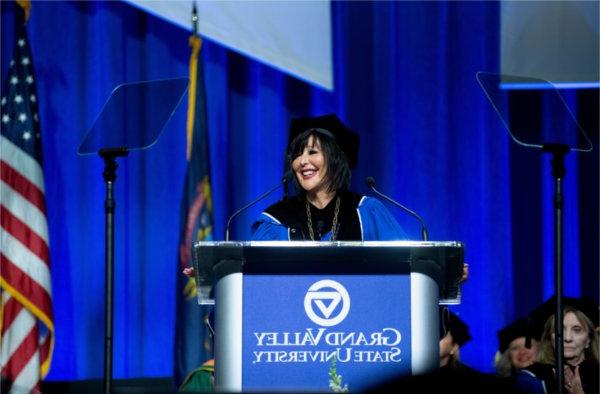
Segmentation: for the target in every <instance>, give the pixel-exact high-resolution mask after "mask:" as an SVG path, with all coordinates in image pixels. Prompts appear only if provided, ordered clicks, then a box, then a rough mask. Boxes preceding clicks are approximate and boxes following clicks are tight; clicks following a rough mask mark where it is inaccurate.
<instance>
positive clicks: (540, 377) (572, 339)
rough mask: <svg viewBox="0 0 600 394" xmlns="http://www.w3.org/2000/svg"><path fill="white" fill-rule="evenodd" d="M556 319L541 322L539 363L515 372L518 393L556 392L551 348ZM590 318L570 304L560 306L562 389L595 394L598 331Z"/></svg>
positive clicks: (583, 393)
mask: <svg viewBox="0 0 600 394" xmlns="http://www.w3.org/2000/svg"><path fill="white" fill-rule="evenodd" d="M554 321H555V318H554V315H552V316H550V317H549V318H548V319H547V320H546V323H545V325H544V331H543V334H542V340H541V346H540V358H539V362H537V363H535V364H533V365H531V366H529V367H527V368H525V369H523V370H522V371H520V372H519V373H518V374H517V379H516V387H517V389H518V390H519V391H520V392H527V393H556V392H558V390H557V386H556V373H555V363H556V353H555V350H554V332H555V324H554ZM595 328H596V327H595V325H594V323H593V322H592V320H591V319H590V318H589V317H588V316H587V315H586V314H585V313H583V312H582V311H580V310H579V309H577V308H575V307H574V306H571V305H565V306H564V307H563V344H564V349H563V357H564V361H565V365H564V387H563V389H564V392H566V393H569V394H597V393H598V390H599V384H598V383H599V380H598V379H599V373H598V372H599V368H600V363H599V348H598V346H599V342H598V332H597V331H596V329H595Z"/></svg>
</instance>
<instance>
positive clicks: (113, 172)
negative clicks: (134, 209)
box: [98, 147, 129, 394]
mask: <svg viewBox="0 0 600 394" xmlns="http://www.w3.org/2000/svg"><path fill="white" fill-rule="evenodd" d="M128 153H129V152H128V151H127V148H125V147H121V148H108V149H100V150H99V151H98V154H99V155H100V157H101V158H102V159H103V160H104V172H103V173H102V175H103V176H104V182H105V183H106V199H105V200H104V212H105V217H106V222H105V223H106V236H105V249H104V251H105V257H104V260H105V299H104V302H105V305H104V308H105V309H104V311H105V326H104V391H103V392H104V394H110V393H111V390H112V387H111V386H112V361H113V360H112V359H113V355H112V351H113V282H114V281H113V268H114V257H115V245H114V241H115V233H114V228H115V222H114V218H115V199H114V197H113V186H114V183H115V181H116V180H117V167H118V165H117V157H122V156H126V155H127V154H128Z"/></svg>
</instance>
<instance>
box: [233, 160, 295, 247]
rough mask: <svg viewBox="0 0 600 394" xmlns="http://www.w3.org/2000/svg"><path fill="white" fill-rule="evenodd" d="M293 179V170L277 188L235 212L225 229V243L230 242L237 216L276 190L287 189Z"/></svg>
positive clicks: (284, 176) (283, 178) (288, 172)
mask: <svg viewBox="0 0 600 394" xmlns="http://www.w3.org/2000/svg"><path fill="white" fill-rule="evenodd" d="M293 178H294V172H293V171H292V170H289V171H287V172H286V173H285V174H284V175H283V177H282V178H281V182H279V183H278V184H277V186H275V187H274V188H272V189H270V190H268V191H267V192H265V193H263V194H261V195H260V196H258V197H257V198H256V199H254V200H253V201H251V202H249V203H248V204H246V205H244V206H243V207H241V208H240V209H238V210H237V211H235V212H234V213H233V215H231V216H230V217H229V220H228V221H227V228H226V229H225V241H229V226H230V224H231V221H232V220H233V218H234V217H236V216H237V215H239V214H240V213H242V212H243V211H245V210H246V209H248V208H250V207H251V206H253V205H254V204H256V203H257V202H259V201H260V200H262V199H263V198H265V197H267V196H268V195H269V194H271V193H273V192H274V191H275V190H277V189H279V188H280V187H281V186H284V187H287V184H288V182H289V181H290V180H292V179H293Z"/></svg>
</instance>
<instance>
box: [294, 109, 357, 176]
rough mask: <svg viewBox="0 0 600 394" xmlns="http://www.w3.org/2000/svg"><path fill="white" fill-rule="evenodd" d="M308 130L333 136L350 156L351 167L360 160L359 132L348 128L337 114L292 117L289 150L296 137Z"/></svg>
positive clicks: (348, 156)
mask: <svg viewBox="0 0 600 394" xmlns="http://www.w3.org/2000/svg"><path fill="white" fill-rule="evenodd" d="M308 130H316V131H317V132H320V133H322V134H325V135H328V136H329V137H333V139H334V140H335V142H336V143H337V144H338V145H339V147H340V148H341V149H342V151H343V152H344V153H345V154H346V157H347V158H348V164H349V165H350V168H354V167H355V166H356V162H357V161H358V146H359V138H358V134H356V133H355V132H354V131H352V130H350V129H348V128H347V127H346V126H345V125H344V124H343V123H342V121H341V120H340V119H339V118H338V117H337V116H336V115H335V114H328V115H322V116H314V117H308V118H296V119H292V121H291V123H290V130H289V137H288V147H287V148H288V152H289V149H290V145H291V143H292V141H293V140H294V138H296V137H297V136H299V135H300V134H302V133H304V132H305V131H308Z"/></svg>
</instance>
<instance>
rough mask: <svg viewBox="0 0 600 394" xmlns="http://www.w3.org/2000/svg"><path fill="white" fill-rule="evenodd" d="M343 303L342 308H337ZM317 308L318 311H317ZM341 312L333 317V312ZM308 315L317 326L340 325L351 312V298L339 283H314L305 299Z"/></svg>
mask: <svg viewBox="0 0 600 394" xmlns="http://www.w3.org/2000/svg"><path fill="white" fill-rule="evenodd" d="M340 303H342V307H341V308H337V307H338V305H339V304H340ZM315 307H316V309H317V311H315ZM336 309H337V310H339V312H338V313H337V314H335V315H333V312H334V311H336ZM304 310H305V311H306V315H307V316H308V318H309V319H310V320H312V321H313V322H314V323H315V324H318V325H320V326H323V327H332V326H335V325H337V324H340V323H341V322H342V321H343V320H344V319H345V318H346V316H348V312H350V296H349V295H348V291H347V290H346V288H344V286H342V285H341V284H340V283H339V282H336V281H334V280H330V279H325V280H320V281H318V282H316V283H314V284H313V285H312V286H310V288H309V289H308V291H307V292H306V296H305V297H304Z"/></svg>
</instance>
